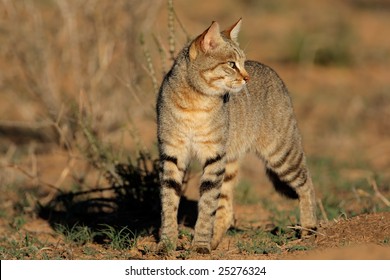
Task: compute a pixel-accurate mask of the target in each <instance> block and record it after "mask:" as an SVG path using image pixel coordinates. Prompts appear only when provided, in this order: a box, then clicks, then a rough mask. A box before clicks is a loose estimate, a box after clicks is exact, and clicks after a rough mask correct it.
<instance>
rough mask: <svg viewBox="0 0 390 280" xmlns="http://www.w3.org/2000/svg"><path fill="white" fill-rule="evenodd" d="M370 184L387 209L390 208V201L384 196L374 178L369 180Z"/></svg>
mask: <svg viewBox="0 0 390 280" xmlns="http://www.w3.org/2000/svg"><path fill="white" fill-rule="evenodd" d="M368 182H369V184H370V186H371V187H372V188H373V189H374V192H375V196H376V197H378V198H379V199H380V200H381V201H382V202H383V203H384V204H385V205H386V206H387V207H390V201H389V200H388V199H387V198H386V197H385V196H384V195H383V194H381V192H380V191H379V189H378V184H377V183H376V181H375V179H374V178H369V179H368Z"/></svg>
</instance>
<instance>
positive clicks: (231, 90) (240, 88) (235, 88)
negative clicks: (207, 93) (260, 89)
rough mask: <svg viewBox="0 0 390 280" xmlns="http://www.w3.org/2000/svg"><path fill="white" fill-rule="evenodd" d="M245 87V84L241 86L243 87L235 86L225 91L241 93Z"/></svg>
mask: <svg viewBox="0 0 390 280" xmlns="http://www.w3.org/2000/svg"><path fill="white" fill-rule="evenodd" d="M243 88H244V86H241V87H233V88H227V89H226V90H225V92H229V93H239V92H240V91H242V89H243Z"/></svg>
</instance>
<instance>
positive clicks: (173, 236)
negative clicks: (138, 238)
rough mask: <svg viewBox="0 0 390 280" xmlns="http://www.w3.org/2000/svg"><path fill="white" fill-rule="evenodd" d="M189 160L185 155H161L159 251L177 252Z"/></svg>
mask: <svg viewBox="0 0 390 280" xmlns="http://www.w3.org/2000/svg"><path fill="white" fill-rule="evenodd" d="M187 162H188V160H187V159H186V158H185V157H183V153H181V154H180V155H176V154H175V153H173V152H161V153H160V182H161V190H160V196H161V229H160V242H159V244H158V251H159V252H161V253H166V252H169V251H172V250H176V243H177V239H178V223H177V212H178V208H179V202H180V196H181V192H182V184H183V177H184V173H185V170H186V167H187Z"/></svg>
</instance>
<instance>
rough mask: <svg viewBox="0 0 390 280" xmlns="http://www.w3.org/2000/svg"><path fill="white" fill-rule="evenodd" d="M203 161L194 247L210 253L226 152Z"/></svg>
mask: <svg viewBox="0 0 390 280" xmlns="http://www.w3.org/2000/svg"><path fill="white" fill-rule="evenodd" d="M202 163H203V174H202V177H201V182H200V183H201V184H200V190H199V192H200V198H199V202H198V219H197V221H196V225H195V235H194V240H193V244H192V248H193V250H195V251H196V252H198V253H203V254H208V253H210V252H211V239H212V235H213V227H214V221H215V216H216V213H217V208H218V200H219V198H220V194H221V193H220V191H221V185H222V181H223V177H224V174H225V163H226V154H225V153H216V154H215V155H213V156H212V157H209V158H207V159H204V160H202Z"/></svg>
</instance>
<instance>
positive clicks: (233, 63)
mask: <svg viewBox="0 0 390 280" xmlns="http://www.w3.org/2000/svg"><path fill="white" fill-rule="evenodd" d="M228 65H229V67H231V68H233V69H236V68H237V67H236V63H235V62H234V61H228Z"/></svg>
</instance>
